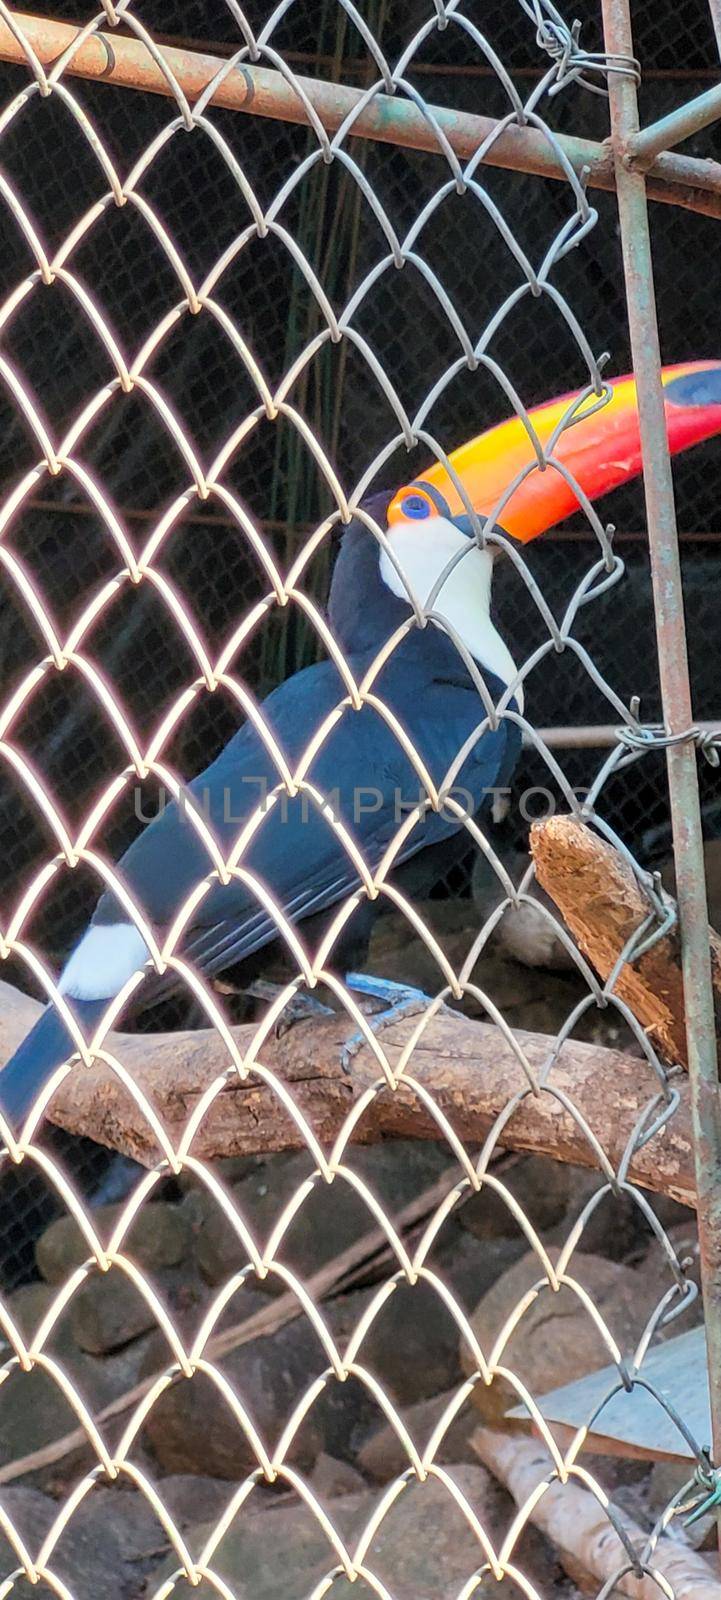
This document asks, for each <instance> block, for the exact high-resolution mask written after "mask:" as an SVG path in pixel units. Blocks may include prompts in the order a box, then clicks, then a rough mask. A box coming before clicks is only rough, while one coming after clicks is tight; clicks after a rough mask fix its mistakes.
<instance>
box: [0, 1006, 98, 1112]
mask: <svg viewBox="0 0 721 1600" xmlns="http://www.w3.org/2000/svg"><path fill="white" fill-rule="evenodd" d="M107 1006H108V1001H107V1000H75V999H73V1001H72V1008H73V1012H74V1014H75V1018H76V1021H77V1023H78V1025H79V1027H80V1030H81V1032H82V1033H83V1034H84V1035H85V1038H86V1039H90V1038H92V1035H93V1033H94V1031H95V1028H96V1027H97V1025H98V1023H99V1021H100V1019H101V1017H102V1015H103V1012H104V1011H105V1010H106V1009H107ZM76 1048H77V1047H76V1044H75V1041H74V1039H73V1036H72V1034H71V1033H70V1031H69V1029H68V1028H67V1027H66V1025H65V1023H64V1022H63V1019H62V1017H61V1016H60V1015H59V1013H58V1012H57V1011H56V1009H55V1007H54V1006H52V1005H50V1006H47V1008H46V1009H45V1011H43V1013H42V1016H40V1017H38V1020H37V1022H36V1024H35V1027H34V1028H31V1030H30V1032H29V1033H28V1034H27V1035H26V1037H25V1038H24V1039H23V1042H22V1044H21V1045H19V1046H18V1049H17V1050H16V1051H15V1054H14V1056H12V1058H11V1060H10V1061H8V1064H7V1066H6V1067H4V1068H3V1069H2V1071H0V1111H2V1113H3V1116H4V1117H6V1119H7V1121H8V1122H9V1123H10V1126H11V1128H12V1129H13V1131H14V1132H15V1133H17V1132H19V1130H20V1128H21V1126H22V1124H23V1122H24V1121H25V1118H26V1117H27V1115H28V1112H29V1111H30V1110H31V1107H32V1104H33V1101H34V1100H35V1098H36V1096H37V1095H38V1094H39V1093H40V1091H41V1089H42V1088H43V1087H44V1085H45V1084H46V1083H47V1081H48V1078H49V1077H51V1075H52V1073H53V1072H54V1071H55V1069H56V1067H59V1066H61V1065H62V1063H63V1061H67V1060H69V1058H70V1056H72V1055H74V1054H75V1051H76ZM79 1070H80V1071H82V1067H80V1068H79Z"/></svg>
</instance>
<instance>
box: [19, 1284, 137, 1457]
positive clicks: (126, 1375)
mask: <svg viewBox="0 0 721 1600" xmlns="http://www.w3.org/2000/svg"><path fill="white" fill-rule="evenodd" d="M55 1294H56V1292H55V1291H54V1290H53V1289H52V1288H51V1287H50V1286H49V1285H48V1284H40V1283H35V1284H27V1285H25V1286H23V1287H22V1288H20V1289H16V1290H15V1291H14V1293H13V1294H11V1295H8V1296H7V1299H6V1302H5V1304H6V1307H7V1310H8V1312H9V1315H10V1317H11V1318H12V1319H13V1321H15V1322H16V1323H17V1325H18V1327H19V1328H20V1331H21V1333H22V1334H23V1336H24V1338H25V1339H26V1340H28V1339H30V1338H31V1337H32V1335H33V1334H34V1333H35V1331H36V1330H37V1328H38V1326H39V1324H40V1321H41V1319H42V1317H43V1316H44V1315H45V1314H46V1312H47V1311H48V1310H49V1308H50V1306H51V1305H52V1303H53V1301H54V1299H55ZM146 1346H147V1338H146V1339H140V1340H136V1341H135V1342H134V1343H132V1344H130V1345H127V1346H126V1347H125V1348H124V1349H123V1350H120V1351H118V1352H117V1353H116V1354H114V1355H109V1356H105V1357H103V1358H102V1359H99V1358H97V1357H95V1356H91V1355H86V1354H85V1352H84V1351H81V1350H78V1348H77V1346H76V1344H75V1340H74V1338H73V1335H72V1329H71V1324H70V1315H69V1309H68V1308H66V1309H65V1311H64V1313H63V1314H62V1316H61V1317H60V1319H59V1321H58V1322H57V1323H56V1325H55V1327H54V1328H53V1331H52V1333H51V1335H50V1338H49V1339H48V1341H47V1343H46V1345H45V1350H46V1352H47V1353H48V1354H49V1355H50V1356H51V1357H53V1358H54V1359H55V1360H56V1361H58V1362H59V1363H60V1364H61V1365H62V1368H63V1370H64V1371H65V1372H66V1373H67V1375H68V1377H69V1378H70V1379H71V1380H72V1382H73V1383H74V1384H75V1386H76V1387H77V1389H78V1391H79V1393H80V1394H81V1396H82V1398H83V1400H84V1402H85V1404H86V1405H87V1406H88V1408H89V1410H90V1412H91V1414H92V1415H96V1414H97V1412H98V1411H100V1410H102V1408H103V1406H105V1405H107V1404H108V1403H109V1402H110V1401H111V1400H115V1399H117V1398H118V1396H119V1395H121V1394H124V1392H125V1390H126V1389H130V1388H132V1386H133V1384H135V1383H136V1382H137V1380H138V1377H139V1375H140V1366H141V1363H142V1361H143V1357H144V1355H145V1351H146ZM166 1348H167V1347H166ZM2 1355H3V1357H4V1358H6V1355H7V1351H6V1350H4V1351H3V1352H2ZM166 1360H167V1356H166ZM1 1409H2V1427H0V1466H5V1465H6V1464H7V1463H9V1462H11V1461H12V1462H14V1461H17V1460H19V1459H20V1458H21V1457H23V1456H25V1455H28V1454H29V1453H30V1452H31V1451H34V1450H39V1449H41V1448H42V1446H43V1445H46V1444H49V1443H50V1442H51V1441H52V1440H54V1439H57V1438H59V1437H60V1436H61V1435H62V1434H64V1433H68V1432H70V1430H71V1429H75V1428H76V1427H77V1425H78V1419H77V1415H76V1413H75V1411H74V1410H73V1408H72V1406H71V1405H70V1403H69V1401H68V1400H66V1398H65V1396H64V1394H63V1392H62V1389H61V1388H60V1386H59V1384H58V1383H57V1381H56V1379H55V1378H54V1376H53V1374H52V1371H49V1370H47V1369H45V1368H42V1367H39V1366H36V1367H34V1368H33V1369H32V1371H30V1372H24V1371H23V1370H22V1368H20V1367H18V1366H16V1367H13V1369H12V1371H11V1372H10V1373H9V1375H8V1377H7V1378H6V1380H5V1382H4V1384H3V1386H2V1408H1ZM95 1459H96V1457H95V1453H94V1452H91V1450H90V1447H89V1446H83V1447H80V1448H79V1449H77V1450H75V1451H73V1452H72V1453H71V1454H70V1455H68V1456H67V1457H65V1458H63V1460H62V1461H61V1462H60V1463H57V1464H55V1465H52V1466H48V1467H44V1468H40V1469H37V1470H36V1471H34V1472H33V1473H32V1474H29V1475H28V1477H27V1478H25V1479H24V1482H26V1483H32V1484H37V1485H38V1486H43V1485H46V1484H55V1483H56V1482H57V1481H58V1479H59V1480H60V1481H61V1482H64V1481H65V1480H66V1479H67V1478H68V1477H72V1476H73V1475H74V1474H75V1473H76V1472H77V1470H78V1469H79V1467H80V1466H82V1465H84V1464H86V1465H87V1464H89V1463H91V1461H92V1462H93V1463H94V1462H95Z"/></svg>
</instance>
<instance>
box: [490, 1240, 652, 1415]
mask: <svg viewBox="0 0 721 1600" xmlns="http://www.w3.org/2000/svg"><path fill="white" fill-rule="evenodd" d="M559 1254H560V1252H559V1251H558V1250H557V1249H556V1248H555V1247H554V1248H550V1249H549V1251H548V1255H549V1258H550V1260H551V1262H552V1263H553V1264H555V1263H556V1262H557V1260H558V1257H559ZM644 1265H645V1266H646V1270H645V1271H642V1270H641V1268H640V1267H636V1268H634V1269H632V1268H631V1267H625V1266H622V1265H621V1264H620V1263H619V1262H616V1261H607V1260H605V1259H604V1258H603V1257H602V1256H596V1255H585V1254H581V1253H580V1252H576V1253H575V1254H574V1255H573V1257H572V1259H571V1263H570V1265H569V1268H568V1272H569V1275H570V1276H572V1277H573V1278H574V1279H575V1280H576V1281H577V1282H578V1283H579V1284H580V1285H581V1286H582V1287H583V1288H584V1289H585V1290H586V1292H587V1294H588V1295H589V1297H590V1299H591V1301H592V1302H593V1305H594V1307H595V1308H596V1310H597V1312H598V1313H599V1315H600V1316H601V1317H602V1318H603V1319H604V1321H605V1322H606V1323H607V1325H608V1328H609V1330H610V1332H611V1334H612V1336H613V1338H614V1339H615V1341H616V1343H617V1344H618V1346H619V1348H620V1350H621V1352H622V1354H623V1355H625V1356H627V1357H630V1356H631V1355H632V1354H633V1350H634V1346H635V1344H636V1343H637V1341H638V1338H639V1337H640V1335H641V1333H642V1331H643V1329H644V1327H645V1325H646V1321H647V1319H648V1317H649V1316H650V1314H651V1312H652V1311H653V1310H654V1309H655V1307H656V1305H657V1304H658V1300H659V1287H660V1286H659V1271H658V1265H657V1263H655V1262H653V1263H652V1264H651V1265H650V1266H649V1265H648V1258H647V1263H645V1264H644ZM544 1281H545V1274H544V1271H543V1268H542V1266H541V1264H540V1262H539V1259H538V1256H537V1255H536V1253H535V1251H529V1252H528V1253H527V1254H526V1255H524V1256H523V1257H522V1258H521V1260H520V1261H517V1262H516V1263H515V1265H514V1266H512V1267H510V1268H509V1270H508V1271H507V1272H505V1273H504V1274H503V1276H502V1278H500V1279H499V1281H498V1282H497V1283H496V1284H494V1286H493V1288H491V1289H489V1290H488V1292H487V1293H486V1294H485V1295H484V1296H483V1299H482V1300H481V1301H480V1302H479V1304H478V1306H477V1307H476V1310H475V1311H474V1313H473V1315H472V1317H471V1319H470V1322H471V1328H472V1330H473V1333H474V1335H475V1338H476V1339H477V1341H478V1343H479V1345H480V1348H481V1350H482V1351H483V1353H484V1354H485V1355H486V1357H488V1355H490V1352H491V1349H492V1348H493V1346H494V1344H495V1342H496V1340H497V1338H498V1336H499V1334H500V1333H501V1331H502V1329H503V1328H504V1326H505V1324H506V1323H507V1322H508V1320H509V1318H511V1317H512V1315H513V1314H514V1312H515V1311H516V1308H517V1306H518V1304H519V1302H520V1301H521V1300H522V1299H523V1297H524V1295H525V1294H526V1293H527V1292H528V1290H529V1289H531V1288H532V1286H533V1285H534V1284H535V1283H539V1282H544ZM460 1344H461V1349H460V1359H461V1366H462V1368H463V1371H464V1372H465V1373H466V1375H468V1376H470V1375H471V1374H472V1373H473V1372H475V1370H476V1364H475V1359H474V1357H473V1354H472V1352H471V1350H470V1348H469V1347H468V1345H467V1344H466V1341H465V1340H464V1339H463V1338H461V1341H460ZM497 1359H498V1361H499V1363H500V1364H502V1365H503V1366H504V1367H507V1368H509V1369H510V1370H511V1371H513V1372H514V1373H515V1374H516V1375H517V1377H518V1378H520V1379H521V1380H522V1382H523V1384H524V1386H525V1387H526V1388H527V1389H529V1390H530V1392H531V1394H533V1395H536V1396H538V1395H542V1394H543V1393H544V1392H545V1391H547V1390H549V1389H554V1388H557V1387H558V1385H559V1383H572V1382H573V1380H574V1379H575V1378H581V1377H583V1376H584V1375H585V1374H586V1373H588V1372H593V1371H594V1370H595V1369H596V1368H598V1367H604V1366H607V1365H608V1362H609V1360H610V1353H609V1349H608V1346H607V1344H606V1343H605V1342H604V1340H603V1339H602V1337H601V1334H600V1333H599V1330H598V1328H597V1326H596V1324H595V1322H594V1321H593V1319H592V1317H591V1316H590V1314H589V1312H588V1311H587V1309H586V1307H585V1306H584V1304H583V1302H582V1301H581V1299H580V1298H579V1296H578V1295H577V1294H576V1293H575V1292H574V1290H573V1289H571V1288H569V1287H568V1286H566V1285H564V1286H563V1287H562V1288H561V1289H559V1290H558V1292H557V1293H554V1292H553V1291H552V1290H551V1289H550V1288H549V1287H548V1286H547V1284H546V1286H545V1287H544V1288H542V1289H541V1291H540V1292H539V1294H538V1295H537V1296H536V1299H535V1300H534V1301H532V1302H531V1303H530V1304H529V1305H528V1306H527V1307H526V1310H525V1312H524V1313H523V1315H522V1317H521V1319H520V1321H519V1322H518V1324H517V1325H516V1327H515V1328H514V1330H513V1332H512V1333H511V1336H510V1338H509V1340H508V1342H507V1343H506V1344H505V1345H504V1347H503V1348H502V1350H501V1352H500V1354H499V1356H498V1357H497ZM472 1399H473V1402H474V1404H475V1405H476V1406H477V1408H478V1410H479V1411H480V1412H481V1414H482V1416H483V1417H484V1420H485V1421H486V1422H488V1423H489V1424H490V1425H492V1426H494V1427H497V1426H498V1425H499V1424H500V1422H501V1420H502V1418H503V1417H504V1415H505V1413H506V1411H507V1410H508V1409H509V1408H510V1407H511V1406H513V1405H516V1404H518V1394H517V1392H516V1390H515V1389H514V1387H513V1385H512V1384H510V1383H509V1382H508V1381H507V1380H506V1379H504V1378H500V1377H496V1378H495V1379H494V1381H493V1382H492V1383H491V1384H490V1385H489V1386H486V1385H485V1384H484V1383H482V1382H478V1383H477V1384H476V1386H475V1388H474V1390H473V1396H472Z"/></svg>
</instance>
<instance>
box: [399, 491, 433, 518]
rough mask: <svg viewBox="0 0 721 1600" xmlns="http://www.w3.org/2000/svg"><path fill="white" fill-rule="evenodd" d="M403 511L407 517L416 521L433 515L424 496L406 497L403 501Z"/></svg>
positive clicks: (407, 495)
mask: <svg viewBox="0 0 721 1600" xmlns="http://www.w3.org/2000/svg"><path fill="white" fill-rule="evenodd" d="M401 511H402V512H403V515H404V516H405V517H413V519H414V520H420V518H421V517H429V516H430V514H431V508H430V505H429V503H428V501H427V500H426V498H425V495H422V494H406V495H404V496H403V499H402V500H401Z"/></svg>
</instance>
